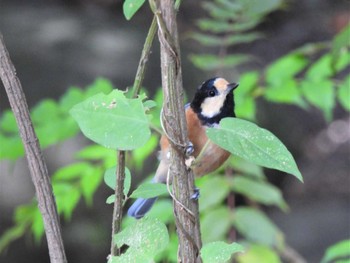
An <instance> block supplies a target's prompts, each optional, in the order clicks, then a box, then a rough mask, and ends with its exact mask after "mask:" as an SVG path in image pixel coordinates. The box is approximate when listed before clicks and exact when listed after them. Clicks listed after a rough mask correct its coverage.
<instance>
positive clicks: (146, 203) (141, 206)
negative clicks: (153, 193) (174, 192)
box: [128, 197, 157, 219]
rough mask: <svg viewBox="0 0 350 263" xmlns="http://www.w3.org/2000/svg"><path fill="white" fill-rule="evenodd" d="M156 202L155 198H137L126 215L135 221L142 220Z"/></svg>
mask: <svg viewBox="0 0 350 263" xmlns="http://www.w3.org/2000/svg"><path fill="white" fill-rule="evenodd" d="M156 200H157V197H153V198H148V199H144V198H138V199H136V201H135V202H134V203H133V204H132V206H130V208H129V210H128V215H129V216H132V217H135V218H136V219H140V218H142V217H143V216H144V215H145V214H146V213H147V212H148V211H149V210H150V209H151V207H152V206H153V204H154V202H155V201H156Z"/></svg>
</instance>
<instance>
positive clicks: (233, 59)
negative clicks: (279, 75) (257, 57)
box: [190, 54, 252, 70]
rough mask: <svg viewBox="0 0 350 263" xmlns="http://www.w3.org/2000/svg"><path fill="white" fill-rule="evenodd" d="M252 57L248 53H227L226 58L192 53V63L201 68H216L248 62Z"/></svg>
mask: <svg viewBox="0 0 350 263" xmlns="http://www.w3.org/2000/svg"><path fill="white" fill-rule="evenodd" d="M251 59H252V58H251V56H248V55H227V56H225V57H224V58H218V57H217V56H215V55H210V54H203V55H193V54H192V55H190V60H191V61H192V63H193V64H194V65H195V66H196V67H198V68H199V69H201V70H216V69H218V68H221V67H233V66H237V65H239V64H243V63H246V62H248V61H250V60H251Z"/></svg>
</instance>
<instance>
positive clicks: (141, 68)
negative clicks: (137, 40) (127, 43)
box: [111, 18, 157, 256]
mask: <svg viewBox="0 0 350 263" xmlns="http://www.w3.org/2000/svg"><path fill="white" fill-rule="evenodd" d="M156 32H157V21H156V19H155V18H153V20H152V23H151V26H150V28H149V30H148V34H147V37H146V40H145V44H144V46H143V49H142V53H141V58H140V61H139V65H138V68H137V71H136V76H135V80H134V85H133V92H132V97H133V98H136V97H137V96H138V94H139V92H140V89H141V85H142V82H143V79H144V75H145V72H146V65H147V62H148V58H149V55H150V52H151V47H152V44H153V40H154V36H155V34H156ZM117 155H118V170H117V174H116V189H115V202H114V208H113V219H112V242H111V256H119V255H120V249H119V248H118V246H117V245H116V244H115V243H114V236H115V235H116V234H118V233H119V231H120V226H121V221H122V217H123V200H124V195H123V188H124V180H125V151H117Z"/></svg>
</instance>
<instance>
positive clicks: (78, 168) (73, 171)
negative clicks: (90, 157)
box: [52, 162, 93, 182]
mask: <svg viewBox="0 0 350 263" xmlns="http://www.w3.org/2000/svg"><path fill="white" fill-rule="evenodd" d="M90 169H93V166H92V164H90V163H88V162H78V163H73V164H70V165H67V166H65V167H62V168H60V169H59V170H57V171H56V172H55V174H54V175H53V177H52V180H53V182H57V181H60V180H74V179H78V178H80V177H82V176H83V174H84V173H85V172H86V171H87V170H90Z"/></svg>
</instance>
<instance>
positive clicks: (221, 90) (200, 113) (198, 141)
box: [128, 78, 238, 219]
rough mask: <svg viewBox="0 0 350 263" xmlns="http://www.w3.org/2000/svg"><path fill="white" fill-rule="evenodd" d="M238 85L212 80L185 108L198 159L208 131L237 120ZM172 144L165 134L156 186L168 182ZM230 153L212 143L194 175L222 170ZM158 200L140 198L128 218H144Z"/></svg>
mask: <svg viewBox="0 0 350 263" xmlns="http://www.w3.org/2000/svg"><path fill="white" fill-rule="evenodd" d="M237 87H238V84H236V83H229V82H227V81H226V80H225V79H223V78H212V79H209V80H207V81H205V82H204V83H203V84H202V85H201V86H199V87H198V89H197V91H196V93H195V95H194V98H193V100H192V102H191V103H190V104H187V105H186V121H187V130H188V138H189V140H190V142H191V143H192V144H193V147H194V151H193V156H194V157H197V156H198V155H199V153H200V152H201V151H202V149H203V147H204V146H205V144H206V143H207V141H208V137H207V135H206V128H208V127H214V128H215V127H218V125H219V122H220V120H221V119H223V118H225V117H235V113H234V99H233V90H234V89H235V88H237ZM169 147H170V143H169V140H168V138H167V137H166V136H165V135H163V136H162V138H161V140H160V148H161V151H160V164H159V166H158V169H157V171H156V174H155V176H154V178H153V182H155V183H166V181H167V174H168V168H169V164H170V152H169ZM229 156H230V153H229V152H227V151H225V150H224V149H222V148H220V147H219V146H217V145H215V144H214V143H212V142H209V143H208V145H206V147H205V149H204V152H203V153H201V158H200V160H199V161H198V162H197V161H196V162H195V166H194V167H191V168H192V169H193V172H194V174H195V176H202V175H205V174H208V173H210V172H213V171H214V170H216V169H217V168H219V167H220V166H221V165H222V164H223V163H224V162H225V161H226V160H227V159H228V157H229ZM156 199H157V198H156V197H154V198H148V199H143V198H139V199H137V200H136V201H135V202H134V203H133V205H132V206H131V207H130V208H129V210H128V215H129V216H132V217H135V218H137V219H139V218H141V217H143V216H144V215H145V214H146V213H147V212H148V211H149V210H150V209H151V207H152V205H153V204H154V202H155V201H156Z"/></svg>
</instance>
